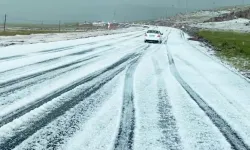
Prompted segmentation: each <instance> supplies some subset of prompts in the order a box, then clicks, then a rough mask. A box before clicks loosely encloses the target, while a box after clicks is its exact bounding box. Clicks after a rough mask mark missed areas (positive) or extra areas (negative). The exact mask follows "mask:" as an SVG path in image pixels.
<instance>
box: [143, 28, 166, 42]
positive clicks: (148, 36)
mask: <svg viewBox="0 0 250 150" xmlns="http://www.w3.org/2000/svg"><path fill="white" fill-rule="evenodd" d="M162 35H163V34H162V33H161V32H160V31H158V30H148V31H147V33H145V39H144V42H145V43H147V42H157V43H162Z"/></svg>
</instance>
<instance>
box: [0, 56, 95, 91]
mask: <svg viewBox="0 0 250 150" xmlns="http://www.w3.org/2000/svg"><path fill="white" fill-rule="evenodd" d="M96 58H98V57H97V56H93V57H89V58H86V59H83V60H81V61H79V62H74V63H69V64H66V65H63V66H60V67H57V68H55V69H51V70H49V71H45V72H41V73H38V74H35V75H34V76H33V77H32V76H31V78H26V79H21V80H18V82H13V83H10V84H7V85H6V86H7V87H6V86H3V87H1V84H0V87H1V89H0V96H2V95H3V94H7V93H13V92H14V91H16V90H20V89H23V88H26V87H28V86H31V85H34V84H36V83H37V82H39V81H41V80H43V81H44V80H46V79H51V78H55V77H57V76H59V75H61V74H63V73H66V72H69V71H72V70H75V69H77V68H79V67H81V66H82V65H86V64H88V62H89V61H91V60H93V59H96ZM82 63H84V64H82ZM54 72H56V74H55V73H54Z"/></svg>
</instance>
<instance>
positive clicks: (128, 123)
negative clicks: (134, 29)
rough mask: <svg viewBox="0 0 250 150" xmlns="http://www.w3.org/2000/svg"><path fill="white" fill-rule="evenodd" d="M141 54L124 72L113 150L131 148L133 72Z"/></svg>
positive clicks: (132, 136) (133, 116)
mask: <svg viewBox="0 0 250 150" xmlns="http://www.w3.org/2000/svg"><path fill="white" fill-rule="evenodd" d="M147 48H149V45H148V46H147ZM147 48H146V49H147ZM146 49H145V50H146ZM142 55H143V52H142V54H140V57H138V58H137V59H136V60H135V62H134V63H133V64H132V65H130V66H129V67H128V70H127V72H126V76H125V85H124V95H123V106H122V115H121V120H120V127H119V131H118V135H117V137H116V140H115V144H114V149H115V150H121V149H122V150H129V149H132V147H133V142H134V139H133V138H134V128H135V107H134V95H133V90H134V88H133V83H134V73H135V70H136V67H137V65H138V64H139V60H140V58H141V57H142Z"/></svg>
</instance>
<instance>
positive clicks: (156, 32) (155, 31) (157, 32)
mask: <svg viewBox="0 0 250 150" xmlns="http://www.w3.org/2000/svg"><path fill="white" fill-rule="evenodd" d="M147 33H155V34H159V33H160V32H159V31H157V30H148V32H147Z"/></svg>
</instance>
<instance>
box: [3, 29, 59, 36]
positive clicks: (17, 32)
mask: <svg viewBox="0 0 250 150" xmlns="http://www.w3.org/2000/svg"><path fill="white" fill-rule="evenodd" d="M46 33H63V32H59V31H49V30H13V31H0V36H15V35H31V34H46Z"/></svg>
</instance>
